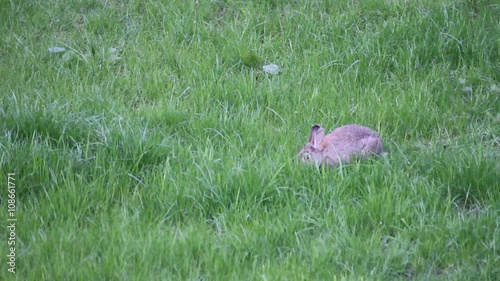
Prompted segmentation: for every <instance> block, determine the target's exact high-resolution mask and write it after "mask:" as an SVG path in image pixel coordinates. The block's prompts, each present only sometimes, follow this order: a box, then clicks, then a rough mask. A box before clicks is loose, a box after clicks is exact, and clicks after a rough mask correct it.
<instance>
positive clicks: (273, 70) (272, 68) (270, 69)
mask: <svg viewBox="0 0 500 281" xmlns="http://www.w3.org/2000/svg"><path fill="white" fill-rule="evenodd" d="M262 69H264V71H265V72H266V73H269V74H278V73H279V72H280V68H279V66H277V65H275V64H268V65H264V66H262Z"/></svg>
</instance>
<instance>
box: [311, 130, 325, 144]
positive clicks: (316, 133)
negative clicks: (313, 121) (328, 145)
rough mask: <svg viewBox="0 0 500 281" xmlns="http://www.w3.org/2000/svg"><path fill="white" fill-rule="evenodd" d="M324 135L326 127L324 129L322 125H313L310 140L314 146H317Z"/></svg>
mask: <svg viewBox="0 0 500 281" xmlns="http://www.w3.org/2000/svg"><path fill="white" fill-rule="evenodd" d="M324 137H325V129H323V128H322V127H321V126H320V125H314V126H312V128H311V135H309V142H310V143H311V144H312V145H313V146H314V147H317V146H318V145H319V144H320V142H321V141H322V140H323V138H324Z"/></svg>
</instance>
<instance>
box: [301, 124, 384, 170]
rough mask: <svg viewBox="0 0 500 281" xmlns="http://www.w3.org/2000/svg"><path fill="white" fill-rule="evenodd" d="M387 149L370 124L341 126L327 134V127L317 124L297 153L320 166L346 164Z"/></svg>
mask: <svg viewBox="0 0 500 281" xmlns="http://www.w3.org/2000/svg"><path fill="white" fill-rule="evenodd" d="M383 151H384V149H383V146H382V139H381V138H380V136H379V135H378V134H377V133H376V132H375V131H373V130H372V129H370V128H367V127H363V126H360V125H355V124H352V125H345V126H342V127H338V128H336V129H335V130H333V132H331V133H330V134H328V135H326V136H325V130H324V129H323V128H322V127H321V126H319V125H314V126H313V127H312V128H311V134H310V135H309V141H308V142H307V144H306V145H305V146H304V147H303V148H302V149H301V150H300V152H299V154H298V157H299V160H300V161H302V162H304V163H310V164H313V163H314V164H316V165H317V166H321V165H326V166H337V165H338V164H339V163H343V164H347V163H349V161H350V160H351V159H352V158H353V157H357V158H367V157H369V156H371V155H380V154H382V153H383Z"/></svg>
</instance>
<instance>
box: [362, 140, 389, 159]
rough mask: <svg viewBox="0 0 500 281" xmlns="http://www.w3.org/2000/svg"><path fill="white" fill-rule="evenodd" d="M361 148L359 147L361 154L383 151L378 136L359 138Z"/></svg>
mask: <svg viewBox="0 0 500 281" xmlns="http://www.w3.org/2000/svg"><path fill="white" fill-rule="evenodd" d="M361 143H362V146H363V148H362V149H361V152H362V155H363V156H371V155H374V154H375V155H379V154H382V152H384V148H383V147H382V140H380V138H378V137H367V138H364V139H362V140H361Z"/></svg>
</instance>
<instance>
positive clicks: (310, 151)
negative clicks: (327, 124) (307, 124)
mask: <svg viewBox="0 0 500 281" xmlns="http://www.w3.org/2000/svg"><path fill="white" fill-rule="evenodd" d="M324 137H325V129H323V128H322V127H321V126H320V125H314V126H313V127H312V128H311V134H310V135H309V141H308V142H307V143H306V145H304V147H303V148H302V149H301V150H300V151H299V154H298V158H299V161H301V162H302V163H305V164H315V165H316V166H320V165H321V163H322V162H323V148H321V147H320V144H321V141H322V140H323V138H324Z"/></svg>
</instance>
